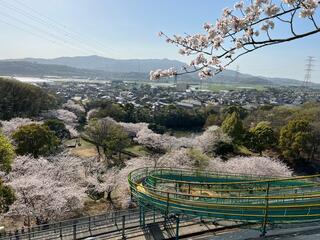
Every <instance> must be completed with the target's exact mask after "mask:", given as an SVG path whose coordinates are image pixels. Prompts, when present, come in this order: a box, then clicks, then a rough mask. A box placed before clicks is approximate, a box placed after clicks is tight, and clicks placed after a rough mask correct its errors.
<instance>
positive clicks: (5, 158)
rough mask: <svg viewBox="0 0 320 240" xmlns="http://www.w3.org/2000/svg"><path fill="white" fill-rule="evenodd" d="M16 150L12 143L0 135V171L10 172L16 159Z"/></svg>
mask: <svg viewBox="0 0 320 240" xmlns="http://www.w3.org/2000/svg"><path fill="white" fill-rule="evenodd" d="M14 155H15V153H14V148H13V146H12V145H11V143H10V141H9V140H8V139H7V138H6V137H5V136H3V135H1V134H0V170H1V171H5V172H9V171H10V169H11V163H12V160H13V158H14Z"/></svg>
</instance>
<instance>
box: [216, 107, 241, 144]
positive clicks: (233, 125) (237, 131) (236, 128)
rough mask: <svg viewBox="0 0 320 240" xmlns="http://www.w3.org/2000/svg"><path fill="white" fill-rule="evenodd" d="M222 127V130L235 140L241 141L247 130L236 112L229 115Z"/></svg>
mask: <svg viewBox="0 0 320 240" xmlns="http://www.w3.org/2000/svg"><path fill="white" fill-rule="evenodd" d="M221 128H222V131H223V132H225V133H226V134H228V135H229V136H230V137H232V138H233V140H234V141H235V142H238V141H241V139H242V136H243V134H244V132H245V131H244V128H243V124H242V121H241V119H240V117H239V115H238V113H236V112H233V113H231V114H228V115H227V117H226V118H225V119H224V121H223V123H222V126H221Z"/></svg>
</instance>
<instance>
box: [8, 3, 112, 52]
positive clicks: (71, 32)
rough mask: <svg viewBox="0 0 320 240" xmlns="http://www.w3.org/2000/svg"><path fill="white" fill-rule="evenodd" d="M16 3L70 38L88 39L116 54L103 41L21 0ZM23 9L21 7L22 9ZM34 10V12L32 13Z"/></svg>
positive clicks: (91, 42) (84, 41)
mask: <svg viewBox="0 0 320 240" xmlns="http://www.w3.org/2000/svg"><path fill="white" fill-rule="evenodd" d="M13 1H14V2H15V3H16V4H19V5H20V6H22V7H23V9H24V11H27V10H26V9H28V10H29V14H32V13H33V14H35V15H36V17H37V18H38V19H41V20H42V21H44V22H46V23H47V24H49V25H50V26H52V27H54V28H55V29H57V30H59V31H62V32H64V33H65V34H67V35H68V36H69V37H70V38H76V39H78V40H80V41H81V42H83V43H86V41H88V42H89V43H90V46H92V45H95V47H96V48H97V49H100V50H102V52H109V53H112V54H116V51H115V50H114V49H112V48H111V47H108V48H106V46H105V45H104V44H103V43H101V42H100V41H98V40H97V39H95V38H92V37H90V36H86V35H83V34H80V33H78V32H76V31H74V30H71V29H69V28H68V27H67V26H65V25H63V24H61V23H59V22H58V21H56V20H54V19H52V18H50V17H48V16H46V15H44V14H42V13H41V12H39V11H37V10H35V9H34V8H32V7H30V6H29V5H27V4H25V3H23V2H21V1H19V0H13ZM20 10H21V9H20ZM30 12H32V13H30Z"/></svg>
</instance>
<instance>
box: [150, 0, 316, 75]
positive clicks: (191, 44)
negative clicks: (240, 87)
mask: <svg viewBox="0 0 320 240" xmlns="http://www.w3.org/2000/svg"><path fill="white" fill-rule="evenodd" d="M319 5H320V3H319V0H279V1H278V2H275V1H272V0H253V1H246V3H245V1H243V0H240V1H238V2H236V3H235V4H234V6H233V8H225V9H223V12H222V15H221V17H220V18H219V19H217V21H216V22H215V23H204V25H203V30H204V33H196V34H194V35H190V34H186V35H185V36H179V35H173V36H172V37H169V36H167V35H166V34H165V33H163V32H160V33H159V36H161V37H164V38H165V39H166V42H168V43H171V44H174V45H176V46H178V47H179V48H180V49H179V53H180V54H182V55H185V56H190V55H195V57H194V59H193V60H192V61H191V62H190V64H189V68H190V67H192V68H191V69H193V70H191V72H194V71H200V73H199V77H200V78H208V77H211V76H213V75H214V72H216V73H219V72H221V71H222V70H223V69H224V68H225V67H226V66H228V65H229V64H230V63H231V62H233V61H234V60H235V59H236V58H237V57H239V56H241V54H244V53H248V52H251V51H253V50H254V49H257V48H259V47H260V46H267V45H268V44H266V43H268V41H271V40H272V39H271V37H270V31H271V30H273V29H275V27H276V21H277V22H279V23H281V24H287V26H288V27H289V28H290V29H291V31H292V32H293V18H294V17H295V13H299V16H300V17H301V18H303V19H310V20H312V21H314V19H312V16H314V15H315V12H316V10H317V9H318V8H319ZM288 23H289V24H290V25H289V24H288ZM313 25H315V27H316V28H317V29H318V27H317V25H316V24H315V23H314V24H313ZM293 34H294V35H295V33H294V32H293ZM287 37H288V36H286V37H284V39H286V38H287ZM264 44H265V45H264ZM184 69H185V70H186V69H187V67H186V68H184ZM188 72H190V71H185V73H188ZM179 74H182V73H177V72H176V71H173V70H172V69H169V70H161V69H159V70H156V71H151V72H150V79H151V80H158V79H160V78H161V77H168V76H174V75H179Z"/></svg>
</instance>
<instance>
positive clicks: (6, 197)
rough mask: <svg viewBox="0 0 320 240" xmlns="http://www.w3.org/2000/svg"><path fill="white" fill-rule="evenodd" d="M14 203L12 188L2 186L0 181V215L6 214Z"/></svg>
mask: <svg viewBox="0 0 320 240" xmlns="http://www.w3.org/2000/svg"><path fill="white" fill-rule="evenodd" d="M14 201H15V196H14V192H13V190H12V188H10V187H9V186H6V185H4V184H3V183H2V181H1V179H0V213H5V212H7V211H8V210H9V206H10V205H11V204H12V203H13V202H14Z"/></svg>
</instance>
